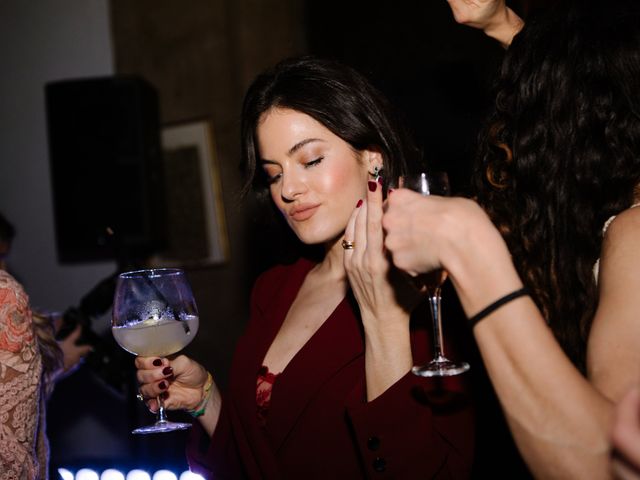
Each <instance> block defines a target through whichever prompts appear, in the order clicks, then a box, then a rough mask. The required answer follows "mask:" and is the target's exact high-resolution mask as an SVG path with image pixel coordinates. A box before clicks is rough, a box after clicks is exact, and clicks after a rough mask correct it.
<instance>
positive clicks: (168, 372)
mask: <svg viewBox="0 0 640 480" xmlns="http://www.w3.org/2000/svg"><path fill="white" fill-rule="evenodd" d="M172 373H173V368H171V367H164V368H163V369H162V374H163V375H171V374H172Z"/></svg>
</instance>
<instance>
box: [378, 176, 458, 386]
mask: <svg viewBox="0 0 640 480" xmlns="http://www.w3.org/2000/svg"><path fill="white" fill-rule="evenodd" d="M397 186H399V187H401V189H404V190H411V191H413V192H416V193H417V194H419V195H420V196H426V195H436V196H447V195H449V179H448V177H447V175H446V173H444V172H430V173H424V172H422V173H417V174H412V175H407V176H404V177H401V178H400V179H398V184H397ZM401 191H402V190H398V191H397V192H394V194H393V195H395V196H396V198H395V199H394V200H396V201H397V199H398V193H400V192H401ZM410 198H411V197H410ZM394 203H395V202H394ZM406 227H407V228H411V229H413V227H414V225H412V224H411V223H409V224H407V225H406ZM408 238H410V239H411V241H412V242H413V243H414V244H420V246H421V248H422V249H424V250H428V248H429V245H428V241H425V240H426V239H427V238H428V237H426V236H425V238H422V239H419V237H416V236H415V235H414V236H412V237H411V236H410V237H404V239H405V240H407V239H408ZM420 240H422V241H420ZM388 243H389V241H387V244H388ZM425 243H426V245H425ZM393 244H394V239H393V238H392V240H391V245H393ZM392 253H393V250H392ZM405 254H406V252H405ZM395 260H396V259H395V256H394V261H395ZM398 266H400V265H398ZM401 268H402V267H401ZM407 271H408V272H410V273H413V274H414V275H416V274H418V273H421V274H422V275H421V277H420V280H421V281H422V283H424V285H425V287H426V290H427V293H428V298H429V306H430V308H431V316H432V321H433V341H434V351H435V353H434V358H433V360H431V361H430V362H429V363H428V364H426V365H423V366H415V367H413V373H415V374H416V375H420V376H423V377H441V376H449V375H458V374H460V373H464V372H466V371H467V370H469V364H468V363H466V362H453V361H451V360H449V359H448V358H447V357H446V356H445V354H444V337H443V334H442V319H441V310H440V291H441V287H442V284H443V283H444V281H445V280H446V278H447V272H446V270H444V269H443V268H441V265H431V268H426V269H422V270H415V269H414V268H411V269H408V270H407Z"/></svg>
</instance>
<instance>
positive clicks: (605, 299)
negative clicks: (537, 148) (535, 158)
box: [587, 207, 640, 401]
mask: <svg viewBox="0 0 640 480" xmlns="http://www.w3.org/2000/svg"><path fill="white" fill-rule="evenodd" d="M639 241H640V208H638V207H637V208H632V209H628V210H625V211H624V212H622V213H620V214H619V215H618V216H617V217H616V218H615V219H614V220H613V222H611V224H610V226H609V228H608V229H607V232H606V234H605V237H604V240H603V243H602V252H601V257H600V275H599V278H598V290H599V292H598V293H599V300H598V308H597V310H596V314H595V317H594V320H593V324H592V327H591V333H590V335H589V345H588V358H587V363H588V370H589V376H590V378H591V380H592V382H593V383H594V384H595V386H596V387H597V388H598V389H599V390H600V391H601V392H602V393H603V394H605V395H606V396H607V397H608V398H609V399H611V400H613V401H618V400H619V399H620V398H621V396H622V395H623V394H624V392H626V391H627V390H628V389H629V388H630V387H631V386H632V385H633V384H634V383H636V382H637V378H640V349H638V348H637V345H638V344H640V321H638V320H639V319H640V314H639V313H638V312H640V295H638V292H639V291H640V251H639V250H638V243H639Z"/></svg>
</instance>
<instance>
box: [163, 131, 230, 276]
mask: <svg viewBox="0 0 640 480" xmlns="http://www.w3.org/2000/svg"><path fill="white" fill-rule="evenodd" d="M161 144H162V157H163V166H164V168H163V170H164V185H165V203H166V209H165V212H166V227H167V228H166V229H167V246H166V248H165V249H164V250H163V251H162V252H161V253H159V254H158V255H156V256H155V257H154V258H153V259H152V264H153V265H154V266H167V267H170V266H172V267H201V266H209V265H216V264H220V263H224V262H226V261H227V259H228V251H229V242H228V235H227V228H226V222H225V215H224V205H223V201H222V182H221V181H220V170H219V167H218V159H217V156H216V150H215V141H214V135H213V126H212V124H211V122H210V121H209V120H206V119H201V120H195V121H190V122H183V123H178V124H170V125H167V126H165V127H163V128H162V130H161Z"/></svg>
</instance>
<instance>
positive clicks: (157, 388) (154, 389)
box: [138, 378, 171, 398]
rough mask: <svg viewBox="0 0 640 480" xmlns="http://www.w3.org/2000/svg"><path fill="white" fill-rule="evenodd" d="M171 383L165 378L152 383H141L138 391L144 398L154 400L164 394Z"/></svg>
mask: <svg viewBox="0 0 640 480" xmlns="http://www.w3.org/2000/svg"><path fill="white" fill-rule="evenodd" d="M170 386H171V383H170V381H169V380H168V379H166V378H161V379H158V380H155V381H152V382H141V383H140V386H139V387H138V391H139V392H140V393H141V394H142V396H143V397H144V398H155V397H157V396H159V395H162V394H163V393H165V392H166V391H167V390H168V389H169V387H170Z"/></svg>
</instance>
